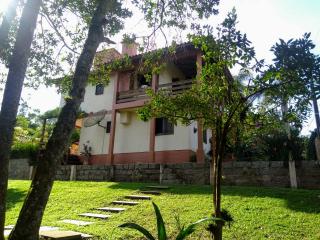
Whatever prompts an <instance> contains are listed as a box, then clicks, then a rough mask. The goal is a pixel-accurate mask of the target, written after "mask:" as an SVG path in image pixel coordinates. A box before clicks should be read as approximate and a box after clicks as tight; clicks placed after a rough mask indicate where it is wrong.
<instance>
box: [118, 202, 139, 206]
mask: <svg viewBox="0 0 320 240" xmlns="http://www.w3.org/2000/svg"><path fill="white" fill-rule="evenodd" d="M112 204H116V205H128V206H135V205H138V204H139V202H133V201H113V202H112Z"/></svg>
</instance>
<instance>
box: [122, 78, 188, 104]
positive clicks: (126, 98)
mask: <svg viewBox="0 0 320 240" xmlns="http://www.w3.org/2000/svg"><path fill="white" fill-rule="evenodd" d="M193 82H194V80H193V79H188V80H181V81H177V82H171V83H164V84H160V85H159V86H158V88H157V89H158V90H165V91H168V92H169V93H170V94H172V95H176V94H179V93H181V92H183V91H185V90H187V89H190V88H191V86H192V83H193ZM147 97H148V96H147V95H146V90H145V89H144V88H139V89H135V90H129V91H123V92H119V93H118V94H117V103H126V102H132V101H137V100H141V99H146V98H147Z"/></svg>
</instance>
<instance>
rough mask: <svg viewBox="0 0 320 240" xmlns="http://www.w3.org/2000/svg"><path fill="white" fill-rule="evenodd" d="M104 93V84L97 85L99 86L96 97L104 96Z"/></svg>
mask: <svg viewBox="0 0 320 240" xmlns="http://www.w3.org/2000/svg"><path fill="white" fill-rule="evenodd" d="M103 92H104V86H103V84H101V83H99V84H97V85H96V92H95V94H96V95H102V94H103Z"/></svg>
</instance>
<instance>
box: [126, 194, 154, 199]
mask: <svg viewBox="0 0 320 240" xmlns="http://www.w3.org/2000/svg"><path fill="white" fill-rule="evenodd" d="M125 198H129V199H140V200H150V199H151V197H150V196H142V195H128V196H125Z"/></svg>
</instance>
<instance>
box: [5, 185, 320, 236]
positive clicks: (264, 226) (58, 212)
mask: <svg viewBox="0 0 320 240" xmlns="http://www.w3.org/2000/svg"><path fill="white" fill-rule="evenodd" d="M29 184H30V182H28V181H10V183H9V198H8V213H7V222H6V223H7V224H8V225H9V224H14V223H15V220H16V218H17V216H18V213H19V209H20V207H21V205H22V202H23V199H24V196H25V194H26V192H27V189H28V187H29ZM146 185H148V184H144V183H111V182H56V183H55V184H54V188H53V191H52V194H51V196H50V201H49V203H48V206H47V208H46V212H45V216H44V219H43V222H42V225H46V226H59V227H61V228H64V229H69V230H76V231H80V232H84V233H89V234H93V235H95V236H98V237H97V239H143V238H142V236H141V235H139V234H138V233H136V232H134V231H131V230H124V229H119V228H117V226H118V225H120V224H121V223H124V222H128V221H133V222H137V223H139V224H140V225H144V226H145V227H146V228H148V229H150V230H151V231H154V232H155V231H156V230H155V218H154V211H153V208H152V205H151V202H150V201H141V203H140V204H139V205H137V206H134V207H126V208H127V211H125V212H123V213H120V214H112V215H113V216H112V218H110V219H109V220H106V221H105V220H92V219H88V218H83V217H79V216H77V215H78V214H79V213H83V212H88V211H92V212H97V213H98V211H95V210H92V209H94V208H96V207H103V206H110V202H112V201H113V200H117V199H121V198H122V197H123V196H125V195H127V194H132V193H134V192H135V191H137V190H138V189H139V188H142V187H143V186H146ZM153 200H154V201H155V202H156V203H157V205H158V206H159V208H160V210H161V212H162V214H163V217H164V220H165V222H166V225H167V228H168V229H167V230H168V232H169V234H170V236H174V235H175V233H176V232H177V224H176V217H177V216H178V217H179V218H180V220H181V222H182V223H185V224H187V223H191V222H193V221H196V220H198V219H200V218H203V217H206V216H209V215H210V213H211V212H212V197H211V189H210V186H194V185H192V186H190V185H175V186H172V188H170V189H169V190H166V191H164V194H162V195H161V196H154V197H153ZM222 202H223V208H225V209H228V211H229V212H230V213H231V214H232V216H233V217H234V220H235V222H234V224H233V225H232V226H231V227H230V228H228V227H226V228H225V231H224V239H320V227H319V226H320V191H316V190H313V191H311V190H290V189H283V188H262V187H261V188H257V187H224V188H223V197H222ZM63 219H79V220H88V221H94V222H95V224H93V225H90V226H86V227H76V226H72V225H67V224H63V223H61V222H59V221H60V220H63ZM190 239H208V233H207V231H206V230H205V226H203V227H200V228H199V229H198V230H197V231H196V232H195V233H194V234H193V235H191V237H190Z"/></svg>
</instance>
